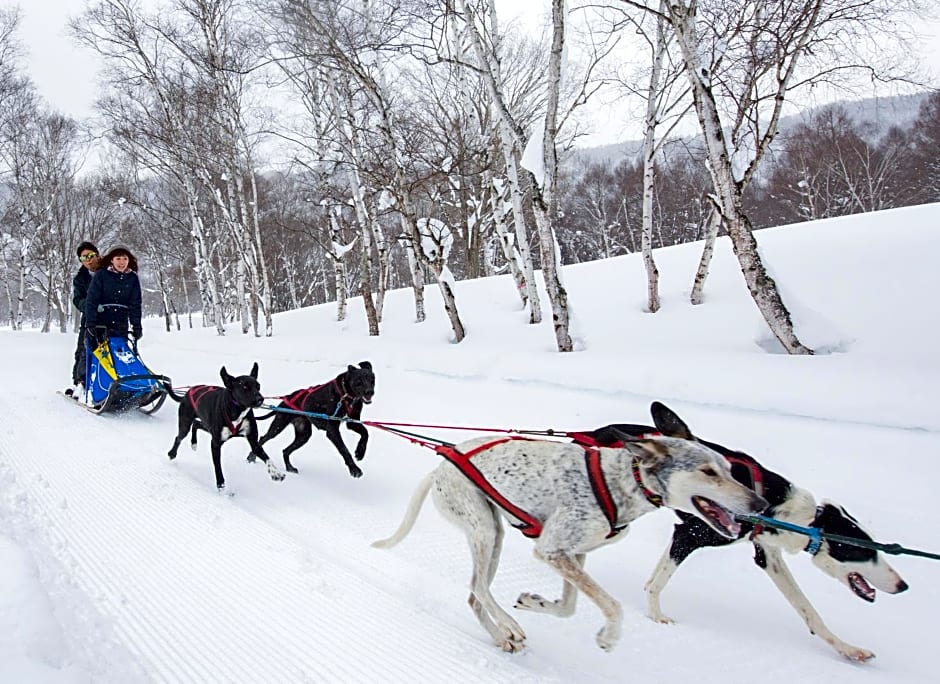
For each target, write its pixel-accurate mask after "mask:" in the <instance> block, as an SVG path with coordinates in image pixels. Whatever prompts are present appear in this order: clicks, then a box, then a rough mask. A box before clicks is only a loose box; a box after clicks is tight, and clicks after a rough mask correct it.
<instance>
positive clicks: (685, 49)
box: [669, 3, 813, 354]
mask: <svg viewBox="0 0 940 684" xmlns="http://www.w3.org/2000/svg"><path fill="white" fill-rule="evenodd" d="M669 12H670V15H671V16H672V20H673V27H674V28H675V31H676V38H677V40H678V42H679V46H680V48H681V50H682V57H683V60H684V62H685V65H686V74H687V75H688V77H689V81H690V83H691V86H692V96H693V99H694V102H695V111H696V114H697V115H698V120H699V125H700V127H701V129H702V133H703V136H704V140H705V148H706V151H707V154H708V161H709V163H708V171H709V173H710V174H711V177H712V181H713V183H714V186H715V192H716V194H717V202H718V206H719V210H720V211H721V214H722V219H723V223H724V224H725V227H726V228H727V230H728V235H729V236H730V237H731V244H732V246H733V248H734V253H735V256H737V258H738V263H739V264H740V266H741V272H742V273H743V274H744V281H745V282H746V283H747V288H748V291H749V292H750V293H751V297H752V298H753V299H754V302H755V303H756V304H757V308H758V310H759V311H760V312H761V315H762V316H763V318H764V321H765V322H766V323H767V325H768V327H769V328H770V331H771V332H772V333H773V335H774V337H776V338H777V340H778V341H779V342H780V344H781V345H783V348H784V349H786V351H787V352H788V353H790V354H812V353H813V350H812V349H809V348H808V347H806V346H804V345H803V343H802V342H800V340H799V339H798V338H797V336H796V333H795V332H794V330H793V321H792V320H791V318H790V312H789V310H787V307H786V306H785V305H784V303H783V299H782V298H781V297H780V292H779V291H778V290H777V284H776V283H775V282H774V280H773V278H771V277H770V275H769V274H768V273H767V270H766V268H765V267H764V264H763V262H762V261H761V257H760V252H759V251H758V248H757V241H756V240H755V239H754V235H753V234H752V230H753V227H752V226H751V222H750V220H749V219H748V217H747V215H746V214H745V213H744V209H743V207H742V202H743V198H742V195H743V190H744V184H743V183H742V182H739V181H737V180H735V177H734V170H733V168H732V165H731V158H730V155H729V153H728V148H727V146H726V144H725V136H724V132H723V130H722V125H721V117H720V115H719V113H718V106H717V104H716V102H715V97H714V93H713V92H712V88H711V81H710V72H709V71H708V70H707V69H705V68H703V66H702V62H701V56H700V54H699V47H700V44H699V43H700V42H699V39H698V36H697V34H696V30H695V14H694V11H693V10H692V9H691V8H690V7H688V6H686V5H679V4H675V3H671V4H670V5H669Z"/></svg>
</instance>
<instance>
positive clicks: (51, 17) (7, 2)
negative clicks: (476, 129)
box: [0, 0, 940, 145]
mask: <svg viewBox="0 0 940 684" xmlns="http://www.w3.org/2000/svg"><path fill="white" fill-rule="evenodd" d="M87 1H88V0H0V7H11V6H14V5H17V4H18V5H19V6H20V8H21V10H22V13H23V21H22V23H21V27H20V33H19V36H20V39H21V40H22V41H23V42H24V43H25V44H26V48H27V49H28V51H29V56H28V60H27V63H28V66H29V71H30V75H31V76H32V78H33V81H34V82H35V83H36V86H37V87H38V88H39V91H40V93H41V94H42V95H43V97H45V98H46V100H47V101H48V102H49V103H50V104H51V105H52V106H53V107H55V108H56V109H58V110H60V111H62V112H63V113H65V114H68V115H70V116H73V117H75V118H79V119H81V118H84V117H87V116H88V115H89V114H90V113H91V110H92V105H93V102H94V99H95V90H96V85H95V74H96V60H95V57H94V56H93V55H92V54H90V53H89V52H88V51H86V50H84V49H81V48H79V47H77V46H76V45H74V44H73V43H72V41H71V39H70V38H69V37H68V29H67V26H66V24H67V22H68V19H69V17H72V16H75V15H77V14H79V13H80V12H81V11H82V10H83V8H84V7H85V5H86V4H87ZM523 3H525V4H523ZM497 7H498V11H499V12H500V16H501V18H503V20H504V21H507V20H508V19H509V18H511V16H512V15H520V16H521V15H525V14H542V13H545V12H547V11H548V7H549V5H548V2H547V0H537V1H536V0H497ZM523 8H524V9H523ZM507 13H508V14H507ZM530 23H532V24H534V23H536V22H535V20H534V19H531V22H530ZM922 32H923V33H924V34H925V39H924V41H923V43H922V45H921V51H922V63H923V64H924V65H925V66H929V67H930V68H931V69H932V71H933V74H934V76H935V80H936V81H937V82H940V20H938V21H936V22H934V23H930V24H924V25H923V27H922ZM602 111H603V110H602ZM618 111H622V110H620V109H618ZM597 118H598V120H599V122H598V128H599V129H601V132H599V133H597V134H596V135H594V136H592V137H591V138H590V139H588V140H586V141H582V143H581V145H601V144H606V143H610V142H618V141H620V140H622V139H629V138H631V137H633V138H635V137H638V136H637V134H636V133H630V132H628V131H625V129H624V127H623V126H622V125H616V124H615V122H613V121H608V120H607V119H608V116H607V115H606V114H604V113H599V114H598V116H597Z"/></svg>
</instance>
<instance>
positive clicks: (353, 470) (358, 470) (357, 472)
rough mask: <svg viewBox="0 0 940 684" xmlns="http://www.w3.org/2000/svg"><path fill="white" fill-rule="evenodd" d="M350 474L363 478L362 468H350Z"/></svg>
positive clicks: (353, 466)
mask: <svg viewBox="0 0 940 684" xmlns="http://www.w3.org/2000/svg"><path fill="white" fill-rule="evenodd" d="M349 474H350V475H352V476H353V477H362V468H360V467H359V466H355V465H352V466H349Z"/></svg>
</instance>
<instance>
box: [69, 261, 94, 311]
mask: <svg viewBox="0 0 940 684" xmlns="http://www.w3.org/2000/svg"><path fill="white" fill-rule="evenodd" d="M91 276H92V272H91V271H89V270H88V269H87V268H85V267H84V266H82V267H81V268H79V269H78V273H76V274H75V277H74V278H72V304H74V305H75V308H76V309H78V310H79V311H81V312H82V320H85V298H86V297H87V296H88V286H89V285H91Z"/></svg>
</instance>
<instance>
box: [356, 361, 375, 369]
mask: <svg viewBox="0 0 940 684" xmlns="http://www.w3.org/2000/svg"><path fill="white" fill-rule="evenodd" d="M359 367H360V368H364V369H366V370H372V364H371V363H369V362H368V361H363V362H362V363H360V364H359Z"/></svg>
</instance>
